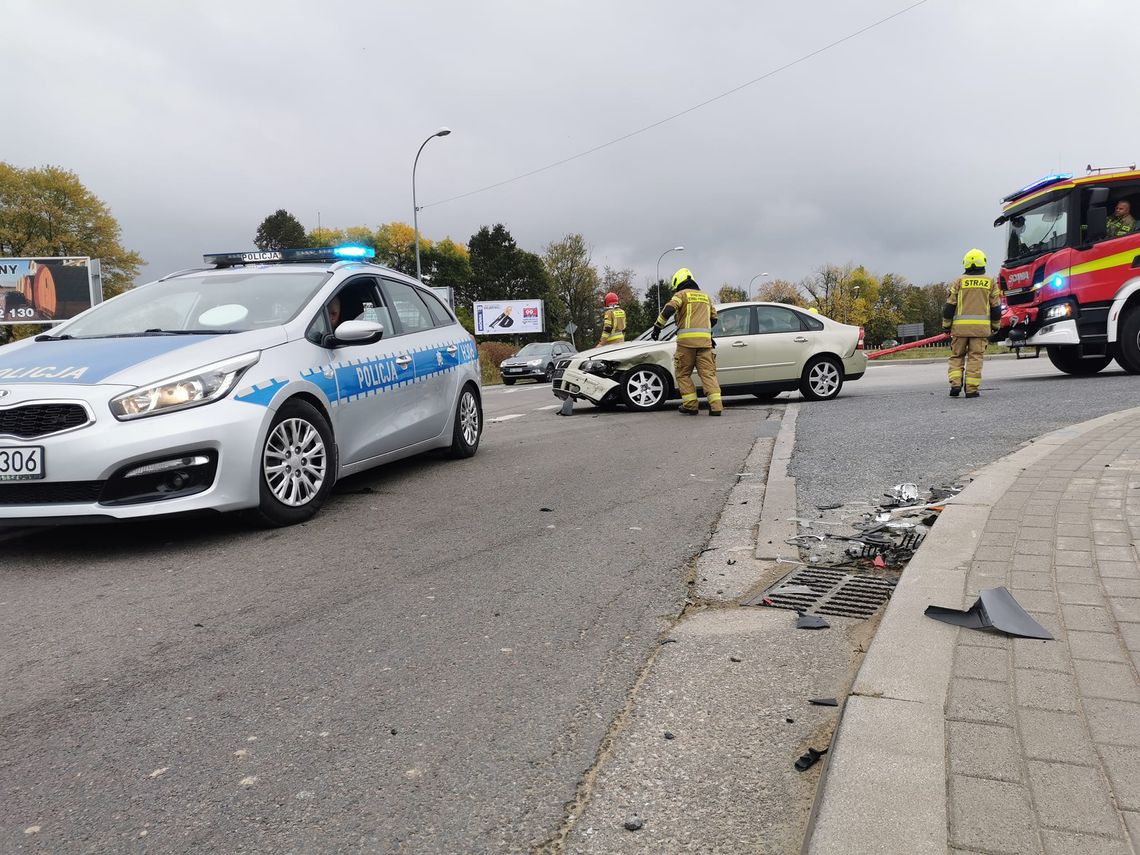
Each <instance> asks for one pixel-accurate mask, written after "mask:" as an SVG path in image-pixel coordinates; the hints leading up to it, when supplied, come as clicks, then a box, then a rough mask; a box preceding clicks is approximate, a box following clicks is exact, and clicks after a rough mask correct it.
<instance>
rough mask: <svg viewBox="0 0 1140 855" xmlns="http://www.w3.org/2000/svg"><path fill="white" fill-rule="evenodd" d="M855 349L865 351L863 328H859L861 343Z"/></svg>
mask: <svg viewBox="0 0 1140 855" xmlns="http://www.w3.org/2000/svg"><path fill="white" fill-rule="evenodd" d="M855 349H856V350H862V349H863V328H862V327H859V343H858V344H857V345H855Z"/></svg>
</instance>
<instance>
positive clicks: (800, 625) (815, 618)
mask: <svg viewBox="0 0 1140 855" xmlns="http://www.w3.org/2000/svg"><path fill="white" fill-rule="evenodd" d="M830 626H831V624H829V623H828V622H827V621H825V620H824V619H823V618H821V617H820V616H819V615H800V619H799V620H797V621H796V629H827V628H828V627H830Z"/></svg>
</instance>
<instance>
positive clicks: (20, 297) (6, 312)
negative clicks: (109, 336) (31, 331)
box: [0, 258, 95, 324]
mask: <svg viewBox="0 0 1140 855" xmlns="http://www.w3.org/2000/svg"><path fill="white" fill-rule="evenodd" d="M94 290H95V289H94V288H93V287H92V279H91V259H89V258H0V324H36V323H51V322H53V321H66V320H67V319H68V318H73V317H75V316H76V315H78V314H79V313H80V312H82V311H85V310H87V309H90V308H91V305H92V295H93V293H94Z"/></svg>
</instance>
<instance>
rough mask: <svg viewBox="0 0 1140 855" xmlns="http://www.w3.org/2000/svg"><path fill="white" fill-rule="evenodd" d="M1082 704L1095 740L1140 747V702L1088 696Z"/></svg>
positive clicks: (1098, 742)
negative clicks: (1134, 702)
mask: <svg viewBox="0 0 1140 855" xmlns="http://www.w3.org/2000/svg"><path fill="white" fill-rule="evenodd" d="M1082 706H1084V708H1085V718H1086V719H1087V720H1088V723H1089V733H1091V734H1092V738H1093V742H1095V743H1097V744H1098V745H1125V746H1129V747H1132V748H1140V704H1133V703H1128V702H1127V701H1110V700H1105V699H1103V698H1088V699H1086V700H1085V701H1084V703H1083V704H1082Z"/></svg>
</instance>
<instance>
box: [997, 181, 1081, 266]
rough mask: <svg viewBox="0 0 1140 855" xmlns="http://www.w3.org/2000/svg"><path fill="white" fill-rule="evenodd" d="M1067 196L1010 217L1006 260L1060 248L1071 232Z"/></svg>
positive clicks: (1032, 255)
mask: <svg viewBox="0 0 1140 855" xmlns="http://www.w3.org/2000/svg"><path fill="white" fill-rule="evenodd" d="M1068 201H1069V200H1068V197H1067V196H1061V197H1060V198H1054V199H1052V200H1050V201H1047V202H1043V203H1042V204H1040V205H1037V206H1036V207H1034V208H1030V209H1028V210H1026V211H1022V212H1021V213H1019V214H1017V215H1016V216H1014V217H1010V218H1009V241H1008V244H1007V246H1008V248H1007V250H1006V263H1007V264H1008V263H1009V262H1011V261H1024V260H1027V259H1029V258H1032V257H1034V256H1037V255H1041V254H1043V253H1046V252H1052V251H1053V250H1056V249H1060V248H1061V247H1063V246H1064V245H1065V242H1066V240H1067V239H1068V235H1069V213H1068Z"/></svg>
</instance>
